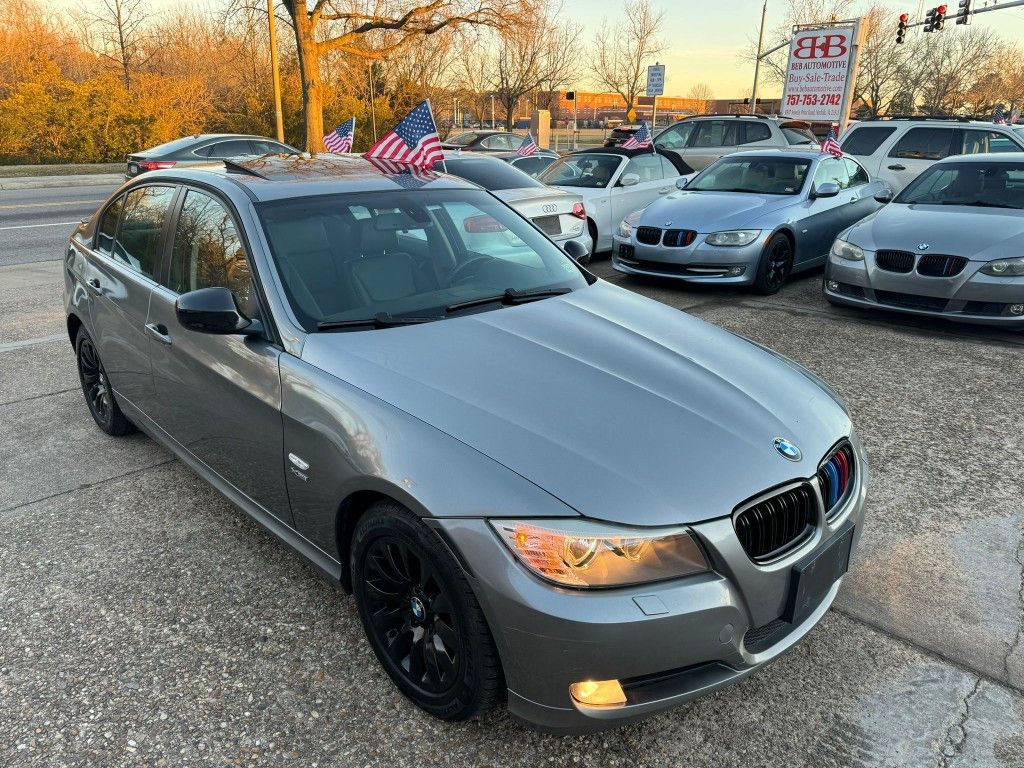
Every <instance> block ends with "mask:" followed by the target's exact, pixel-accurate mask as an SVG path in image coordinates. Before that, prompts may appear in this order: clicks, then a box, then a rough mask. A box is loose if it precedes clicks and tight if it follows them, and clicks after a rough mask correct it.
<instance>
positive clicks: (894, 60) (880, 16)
mask: <svg viewBox="0 0 1024 768" xmlns="http://www.w3.org/2000/svg"><path fill="white" fill-rule="evenodd" d="M896 16H897V15H896V14H895V13H894V12H892V11H890V10H888V9H887V8H886V7H885V6H883V5H873V6H871V7H870V8H869V9H868V10H867V12H866V13H865V14H864V27H863V32H862V37H861V46H860V54H859V66H858V71H857V82H856V89H855V91H854V94H853V95H854V99H855V100H856V99H860V101H861V102H862V107H861V110H860V112H859V113H858V114H860V115H862V116H864V117H878V116H879V115H882V114H886V113H889V112H891V111H892V104H893V100H894V99H898V98H899V96H900V94H901V93H902V92H904V91H905V90H906V85H907V64H908V62H907V56H908V52H909V51H910V49H911V46H909V45H906V44H903V45H901V44H899V43H897V42H896V33H895V30H896V23H897V19H896Z"/></svg>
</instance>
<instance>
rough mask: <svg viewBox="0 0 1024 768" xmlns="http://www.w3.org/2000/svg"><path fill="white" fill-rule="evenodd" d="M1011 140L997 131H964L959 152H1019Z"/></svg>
mask: <svg viewBox="0 0 1024 768" xmlns="http://www.w3.org/2000/svg"><path fill="white" fill-rule="evenodd" d="M1020 151H1021V150H1020V147H1018V146H1017V145H1016V144H1015V143H1014V142H1013V140H1012V139H1011V138H1010V137H1009V136H1006V135H1005V134H1002V133H999V132H998V131H964V143H963V149H962V150H961V151H960V154H964V155H981V154H986V153H988V152H1020Z"/></svg>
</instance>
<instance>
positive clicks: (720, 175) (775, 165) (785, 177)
mask: <svg viewBox="0 0 1024 768" xmlns="http://www.w3.org/2000/svg"><path fill="white" fill-rule="evenodd" d="M810 167H811V161H810V160H804V159H802V158H788V157H730V156H726V157H723V158H722V159H721V160H718V161H717V162H715V163H712V164H711V165H709V166H708V167H707V168H706V169H704V170H703V171H701V173H700V174H699V175H698V176H697V177H696V178H695V179H694V180H693V181H692V182H690V183H689V184H687V185H686V189H688V190H696V191H698V192H752V193H755V194H762V195H796V194H798V193H799V192H800V190H801V189H803V186H804V181H805V180H806V178H807V171H808V169H809V168H810Z"/></svg>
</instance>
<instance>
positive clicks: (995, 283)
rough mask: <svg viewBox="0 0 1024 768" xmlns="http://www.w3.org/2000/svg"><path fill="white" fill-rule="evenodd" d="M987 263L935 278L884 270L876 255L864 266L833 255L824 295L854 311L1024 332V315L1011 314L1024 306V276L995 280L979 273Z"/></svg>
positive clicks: (868, 255) (827, 267)
mask: <svg viewBox="0 0 1024 768" xmlns="http://www.w3.org/2000/svg"><path fill="white" fill-rule="evenodd" d="M984 264H985V262H979V261H971V262H968V263H967V266H966V267H964V269H963V271H962V272H960V273H959V274H957V275H954V276H952V277H931V276H926V275H921V274H919V273H918V272H917V271H916V269H915V270H913V271H911V272H907V273H897V272H889V271H886V270H883V269H881V268H880V267H879V266H878V265H877V263H876V261H875V252H874V251H865V252H864V260H863V261H847V260H846V259H840V258H838V257H837V256H831V255H830V256H829V259H828V262H827V263H826V265H825V278H824V282H823V290H824V292H825V295H826V297H827V298H828V299H829V300H830V301H833V302H835V303H837V304H846V305H848V306H852V307H865V308H873V309H884V310H888V311H891V312H903V313H905V314H911V315H920V316H924V317H939V318H943V319H945V320H955V321H959V322H962V323H974V324H978V325H994V326H1002V327H1004V328H1010V329H1018V330H1024V315H1015V314H1013V313H1012V310H1011V308H1012V307H1013V306H1014V305H1024V277H992V276H990V275H986V274H983V273H982V272H980V271H979V270H980V269H981V267H982V266H984ZM833 282H834V283H836V285H835V286H834V287H831V288H830V287H829V284H830V283H833Z"/></svg>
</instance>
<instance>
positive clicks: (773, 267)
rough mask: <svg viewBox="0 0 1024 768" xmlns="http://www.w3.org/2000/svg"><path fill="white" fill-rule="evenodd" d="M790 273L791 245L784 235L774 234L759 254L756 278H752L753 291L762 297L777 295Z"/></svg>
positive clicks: (791, 263)
mask: <svg viewBox="0 0 1024 768" xmlns="http://www.w3.org/2000/svg"><path fill="white" fill-rule="evenodd" d="M792 271H793V244H792V243H791V242H790V240H789V238H788V237H786V236H785V235H784V234H782V233H781V232H776V233H775V234H774V235H772V236H771V237H770V238H769V239H768V242H767V244H765V246H764V250H763V251H762V252H761V260H760V261H759V262H758V265H757V276H756V277H755V278H754V290H755V291H757V292H758V293H760V294H761V295H762V296H771V295H772V294H773V293H778V292H779V290H780V289H781V288H782V286H783V285H785V283H786V278H787V277H789V273H790V272H792Z"/></svg>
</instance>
